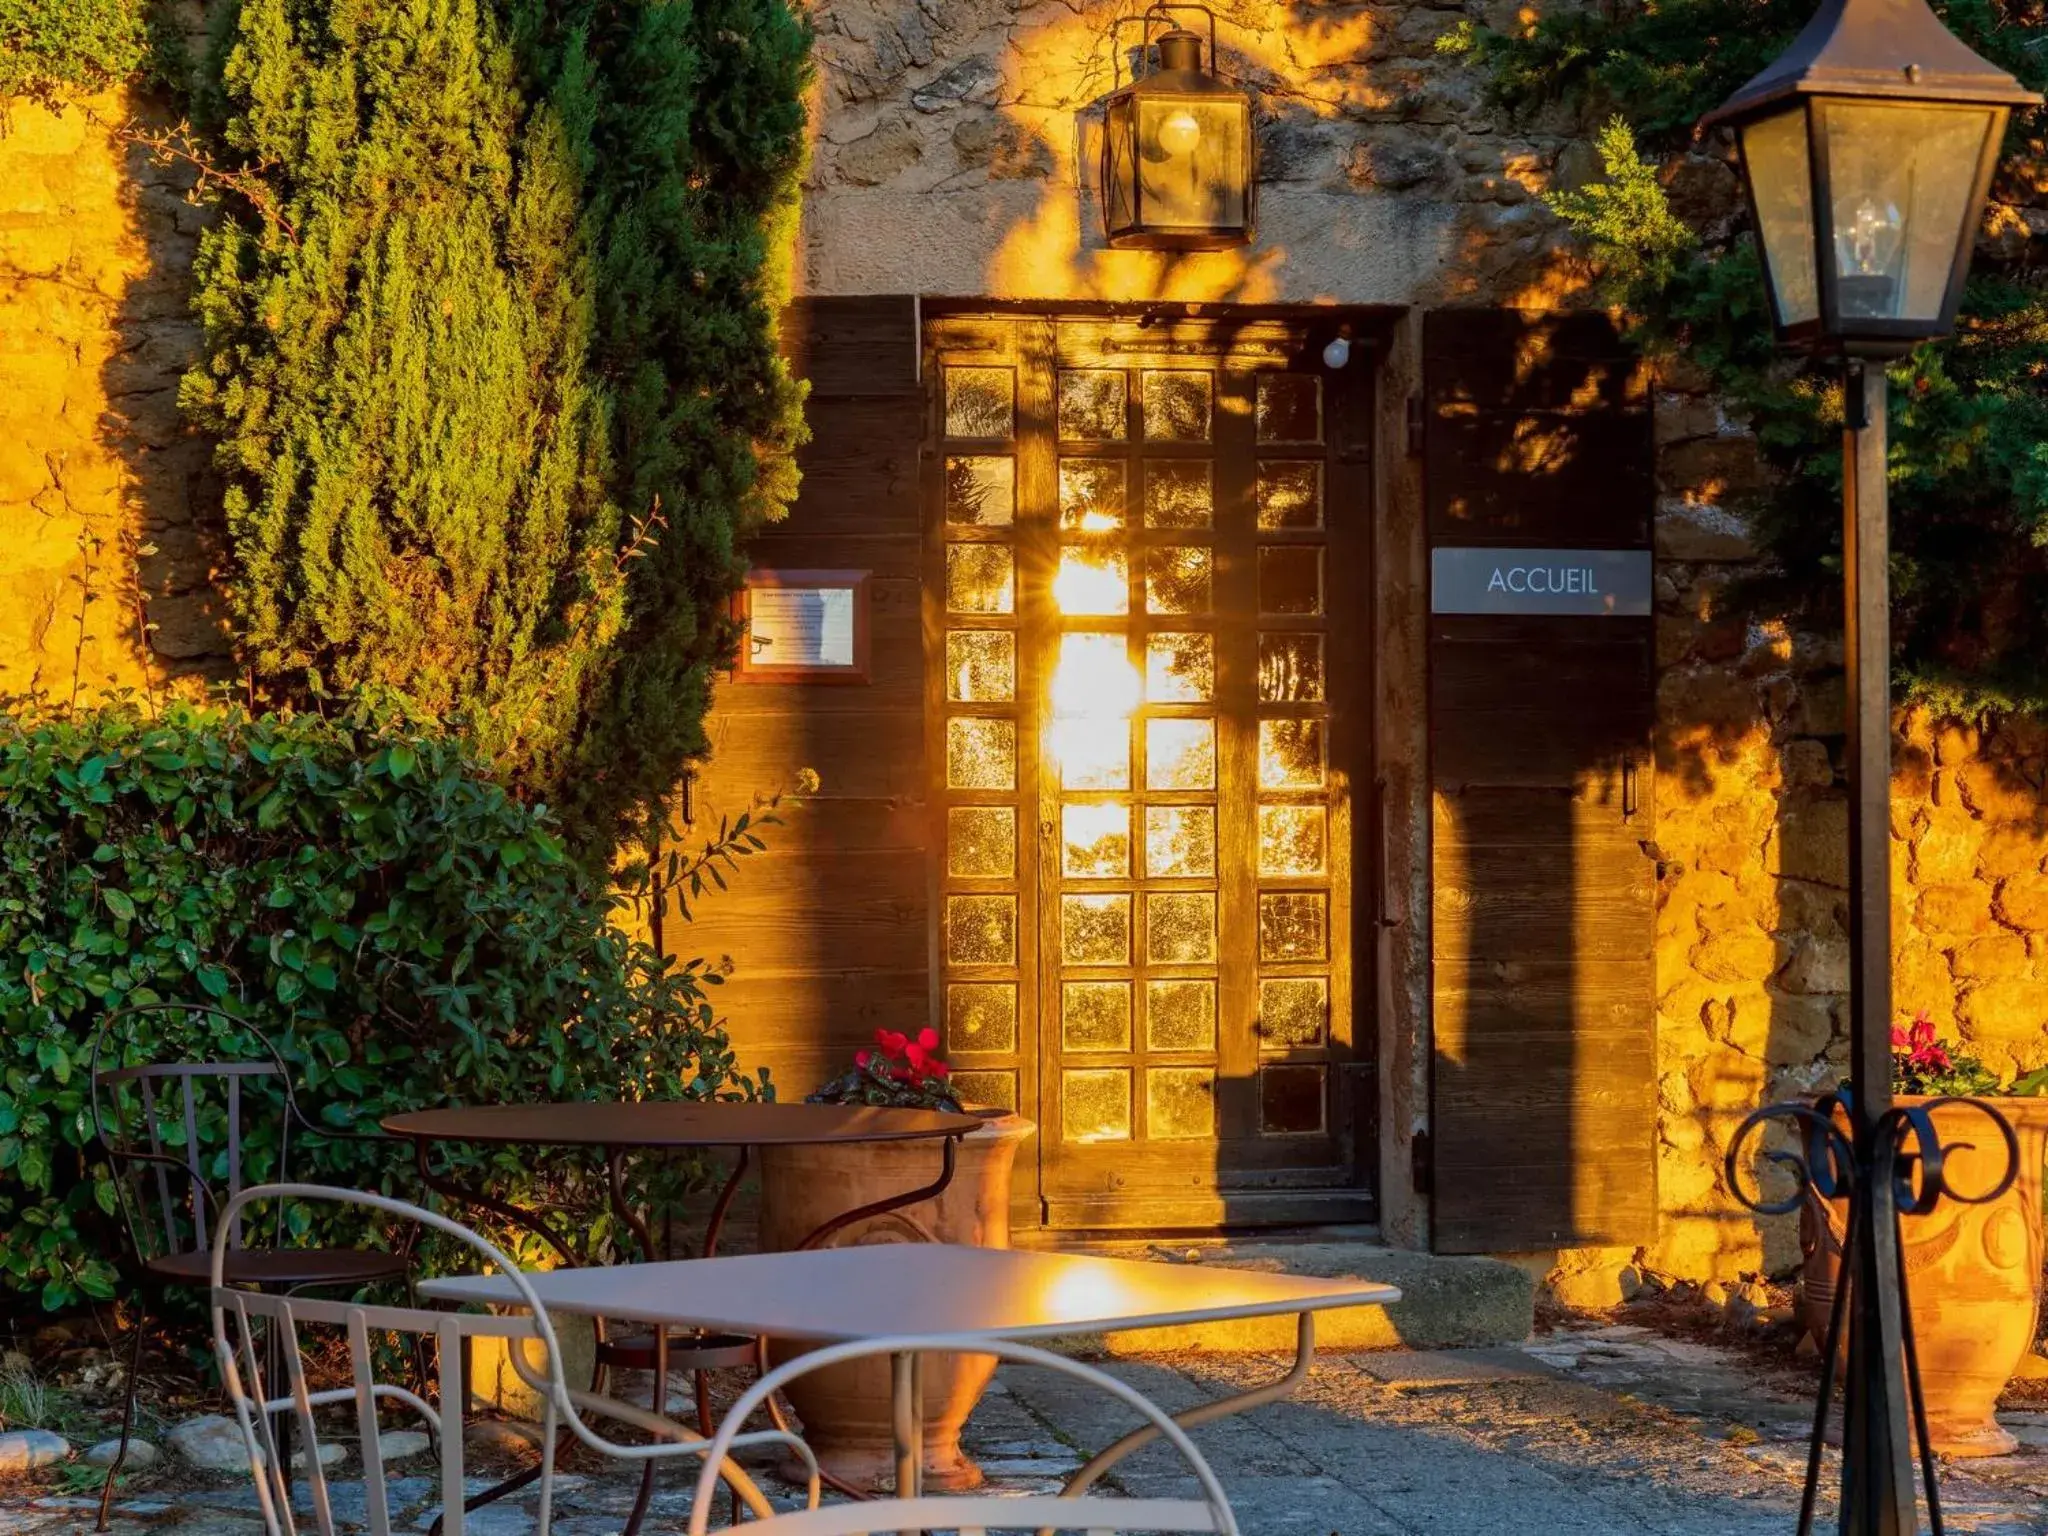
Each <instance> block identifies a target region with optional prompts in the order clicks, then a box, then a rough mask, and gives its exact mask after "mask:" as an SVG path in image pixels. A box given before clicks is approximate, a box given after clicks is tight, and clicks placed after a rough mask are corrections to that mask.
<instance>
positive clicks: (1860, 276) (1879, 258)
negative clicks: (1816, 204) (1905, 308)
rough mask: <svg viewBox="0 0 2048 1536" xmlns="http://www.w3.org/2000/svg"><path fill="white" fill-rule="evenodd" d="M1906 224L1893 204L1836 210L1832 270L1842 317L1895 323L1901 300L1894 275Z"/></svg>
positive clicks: (1864, 201) (1899, 276) (1861, 202)
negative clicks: (1892, 319)
mask: <svg viewBox="0 0 2048 1536" xmlns="http://www.w3.org/2000/svg"><path fill="white" fill-rule="evenodd" d="M1905 244H1906V221H1905V220H1904V219H1902V218H1901V217H1900V216H1899V209H1898V205H1897V204H1896V203H1893V202H1890V201H1885V202H1879V201H1878V200H1877V199H1876V198H1874V197H1868V196H1866V197H1863V198H1859V199H1858V200H1857V201H1856V203H1855V205H1854V206H1853V207H1851V206H1850V205H1849V203H1848V201H1847V199H1844V200H1843V201H1842V202H1840V203H1837V204H1836V205H1835V271H1836V273H1837V274H1838V277H1837V285H1838V288H1839V290H1840V294H1841V306H1842V313H1843V314H1845V315H1853V316H1858V317H1861V318H1864V319H1873V320H1882V319H1891V318H1895V317H1896V316H1897V315H1898V313H1899V304H1900V301H1901V300H1902V299H1903V298H1904V296H1905V292H1906V285H1905V282H1904V281H1903V278H1904V276H1905V274H1904V273H1903V272H1901V271H1900V270H1899V267H1900V265H1901V263H1900V260H1899V258H1900V255H1901V253H1902V252H1903V251H1904V249H1905Z"/></svg>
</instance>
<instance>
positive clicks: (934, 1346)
mask: <svg viewBox="0 0 2048 1536" xmlns="http://www.w3.org/2000/svg"><path fill="white" fill-rule="evenodd" d="M924 1354H974V1355H994V1356H996V1357H997V1358H998V1359H1001V1360H1007V1361H1011V1362H1013V1363H1015V1364H1020V1365H1036V1366H1043V1367H1044V1368H1046V1369H1047V1370H1052V1371H1058V1372H1059V1373H1060V1374H1062V1375H1064V1376H1071V1377H1073V1378H1075V1379H1076V1380H1078V1381H1083V1382H1086V1383H1087V1384H1088V1385H1090V1386H1092V1387H1095V1388H1097V1389H1098V1390H1100V1391H1103V1392H1106V1393H1108V1394H1109V1395H1110V1396H1112V1397H1114V1398H1117V1399H1118V1400H1119V1401H1121V1402H1123V1403H1125V1404H1127V1405H1128V1406H1129V1407H1131V1408H1133V1409H1135V1410H1136V1411H1137V1413H1138V1415H1139V1417H1140V1418H1142V1419H1143V1420H1144V1423H1143V1425H1142V1426H1141V1427H1140V1428H1139V1429H1138V1430H1137V1431H1135V1432H1134V1433H1135V1434H1138V1435H1144V1436H1146V1437H1148V1438H1158V1439H1163V1440H1165V1441H1166V1442H1167V1443H1168V1444H1169V1445H1171V1446H1172V1447H1173V1448H1174V1450H1176V1451H1177V1452H1179V1453H1180V1456H1181V1459H1182V1460H1183V1461H1185V1462H1186V1463H1187V1466H1188V1470H1189V1471H1190V1472H1192V1473H1193V1474H1194V1480H1195V1483H1196V1486H1197V1487H1198V1488H1199V1490H1200V1493H1201V1497H1199V1498H1192V1499H1111V1498H1103V1497H1100V1496H1099V1495H1092V1494H1087V1493H1085V1492H1077V1493H1076V1494H1075V1495H1073V1496H1069V1495H1065V1494H1061V1495H1056V1496H1043V1495H1041V1496H1038V1497H1032V1498H952V1497H940V1498H926V1497H922V1496H917V1495H915V1494H913V1496H912V1497H909V1498H889V1499H871V1500H867V1501H865V1502H862V1503H857V1504H835V1505H833V1506H831V1507H830V1508H825V1509H810V1510H804V1511H801V1512H798V1513H794V1514H782V1515H776V1516H774V1517H773V1518H771V1519H767V1520H763V1521H761V1522H759V1523H758V1524H750V1525H748V1526H746V1527H745V1529H746V1531H747V1532H748V1533H749V1536H753V1533H755V1532H758V1533H759V1536H883V1533H886V1532H900V1531H953V1532H957V1533H958V1536H989V1533H991V1532H995V1531H1035V1532H1037V1533H1039V1536H1052V1533H1053V1532H1056V1531H1079V1532H1086V1533H1087V1536H1116V1533H1118V1532H1179V1533H1194V1532H1209V1533H1211V1536H1238V1529H1237V1518H1236V1516H1235V1515H1233V1514H1232V1513H1231V1509H1230V1500H1229V1499H1228V1498H1227V1497H1226V1496H1225V1495H1224V1492H1223V1485H1222V1484H1221V1483H1220V1482H1218V1481H1217V1479H1216V1473H1215V1472H1214V1470H1213V1469H1211V1467H1210V1466H1209V1463H1208V1461H1207V1460H1206V1459H1205V1458H1204V1457H1203V1455H1202V1453H1201V1452H1200V1451H1198V1450H1196V1449H1195V1444H1194V1442H1193V1441H1192V1440H1190V1439H1189V1438H1188V1434H1187V1431H1186V1430H1185V1429H1183V1428H1181V1426H1180V1425H1179V1424H1177V1423H1175V1422H1174V1420H1173V1419H1172V1417H1171V1416H1170V1415H1169V1414H1168V1413H1167V1412H1166V1410H1165V1409H1163V1408H1161V1407H1159V1406H1158V1405H1157V1404H1155V1403H1153V1402H1151V1401H1150V1400H1149V1399H1147V1398H1146V1397H1145V1395H1144V1394H1143V1393H1141V1392H1139V1391H1138V1389H1137V1388H1135V1387H1132V1386H1129V1385H1127V1384H1126V1383H1124V1382H1121V1381H1119V1380H1117V1379H1116V1377H1114V1376H1111V1375H1109V1374H1108V1373H1106V1372H1104V1371H1098V1370H1096V1369H1095V1368H1094V1367H1093V1366H1088V1365H1083V1364H1082V1363H1081V1362H1080V1361H1078V1360H1070V1359H1068V1358H1067V1357H1066V1356H1064V1355H1055V1354H1052V1353H1050V1352H1049V1351H1046V1350H1043V1349H1035V1348H1033V1347H1032V1346H1031V1345H1029V1344H1017V1343H1011V1342H1009V1341H1007V1340H1000V1339H984V1338H977V1337H968V1338H962V1337H957V1336H950V1335H943V1334H916V1335H905V1336H903V1337H900V1338H888V1339H862V1340H859V1341H857V1342H854V1343H850V1344H834V1345H830V1346H828V1347H826V1348H824V1349H817V1350H813V1351H811V1352H810V1353H808V1354H803V1355H799V1356H797V1358H796V1359H794V1360H791V1361H789V1362H788V1363H787V1364H785V1365H782V1366H779V1367H777V1368H776V1369H775V1370H772V1371H770V1372H768V1373H767V1374H766V1375H764V1376H762V1378H761V1379H760V1380H759V1381H757V1382H756V1383H755V1384H754V1385H753V1386H752V1387H750V1388H749V1389H748V1390H747V1392H746V1394H745V1395H744V1396H742V1397H741V1398H740V1400H739V1401H738V1402H737V1403H735V1404H734V1405H733V1406H732V1409H731V1411H730V1412H729V1413H727V1414H726V1416H725V1423H724V1425H723V1426H722V1427H721V1428H720V1429H719V1431H718V1433H717V1434H716V1435H714V1436H713V1437H712V1440H711V1444H710V1446H709V1448H708V1449H707V1451H706V1452H705V1456H706V1460H705V1464H704V1465H705V1470H704V1472H703V1474H702V1475H701V1476H700V1477H699V1478H698V1480H697V1495H696V1501H695V1504H694V1505H693V1507H692V1509H691V1511H690V1528H689V1536H706V1533H707V1532H708V1531H709V1530H710V1520H711V1509H712V1497H713V1494H714V1492H715V1490H716V1483H715V1480H714V1478H713V1472H714V1470H715V1469H716V1468H717V1467H718V1465H719V1464H720V1462H721V1460H722V1459H723V1458H724V1457H725V1456H726V1455H727V1454H729V1453H730V1451H731V1450H732V1449H733V1447H735V1446H738V1445H744V1444H746V1443H748V1441H749V1440H750V1439H753V1440H761V1441H768V1440H772V1439H775V1438H777V1437H776V1436H775V1435H773V1434H772V1433H763V1434H759V1435H755V1436H751V1437H750V1436H745V1435H742V1434H740V1432H739V1431H740V1429H741V1428H742V1426H743V1425H744V1424H745V1423H746V1421H747V1418H748V1417H749V1416H750V1415H751V1414H752V1413H753V1412H754V1410H755V1409H756V1408H759V1407H761V1406H762V1405H763V1404H764V1403H766V1402H767V1401H768V1400H769V1398H770V1396H771V1395H772V1394H774V1393H775V1392H777V1391H779V1390H780V1389H781V1387H782V1386H783V1384H784V1383H785V1382H788V1381H789V1380H791V1379H792V1378H794V1377H797V1376H801V1375H803V1374H805V1373H806V1372H808V1371H815V1370H818V1369H820V1368H821V1367H824V1366H828V1365H838V1364H840V1363H841V1362H843V1361H847V1360H860V1359H865V1358H868V1357H870V1356H874V1355H887V1356H889V1357H891V1359H893V1360H894V1361H895V1362H896V1370H897V1380H898V1383H899V1386H898V1401H897V1404H896V1412H897V1415H898V1418H897V1423H898V1434H899V1436H900V1437H901V1438H902V1440H903V1441H904V1442H905V1443H915V1442H916V1440H917V1439H918V1438H919V1436H920V1434H921V1430H920V1429H919V1428H918V1427H917V1426H918V1425H919V1424H920V1423H921V1421H922V1419H923V1413H922V1411H921V1410H922V1405H921V1403H919V1401H918V1398H919V1396H920V1393H919V1391H918V1387H917V1380H918V1371H917V1368H916V1361H917V1357H918V1356H920V1355H924ZM913 1454H915V1453H913ZM913 1465H914V1463H913Z"/></svg>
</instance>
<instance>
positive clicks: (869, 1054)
mask: <svg viewBox="0 0 2048 1536" xmlns="http://www.w3.org/2000/svg"><path fill="white" fill-rule="evenodd" d="M874 1059H875V1053H874V1052H873V1051H855V1052H854V1053H853V1064H854V1065H855V1066H856V1067H865V1066H866V1065H867V1064H868V1063H869V1062H871V1061H873V1060H874Z"/></svg>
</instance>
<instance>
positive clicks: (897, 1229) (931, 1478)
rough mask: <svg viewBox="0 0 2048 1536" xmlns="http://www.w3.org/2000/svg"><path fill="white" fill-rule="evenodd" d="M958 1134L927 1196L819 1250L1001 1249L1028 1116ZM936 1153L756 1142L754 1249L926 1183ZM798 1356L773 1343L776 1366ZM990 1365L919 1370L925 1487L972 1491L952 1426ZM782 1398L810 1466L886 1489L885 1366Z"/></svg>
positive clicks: (952, 1359) (965, 1360) (788, 1241)
mask: <svg viewBox="0 0 2048 1536" xmlns="http://www.w3.org/2000/svg"><path fill="white" fill-rule="evenodd" d="M986 1118H987V1123H986V1124H985V1125H983V1126H982V1128H981V1129H980V1130H978V1131H975V1132H973V1133H971V1134H970V1135H968V1136H966V1137H965V1138H963V1139H962V1141H961V1143H960V1155H959V1162H958V1164H957V1166H956V1168H955V1171H954V1174H953V1182H952V1184H951V1185H950V1186H948V1187H947V1189H946V1192H945V1193H944V1194H943V1195H941V1196H940V1197H939V1198H938V1199H936V1200H927V1201H925V1202H924V1203H922V1204H920V1205H913V1206H908V1207H906V1208H905V1209H903V1210H900V1211H892V1212H890V1213H889V1214H888V1215H885V1216H878V1217H876V1218H874V1219H873V1220H871V1221H865V1222H858V1223H856V1224H854V1225H853V1226H851V1227H848V1228H846V1229H845V1230H844V1231H841V1232H839V1233H836V1234H835V1235H834V1236H833V1237H832V1238H831V1239H830V1241H829V1243H828V1244H827V1246H830V1247H835V1248H836V1247H845V1246H848V1245H850V1244H856V1243H929V1242H939V1243H964V1244H969V1245H972V1246H974V1247H978V1248H1007V1247H1009V1246H1010V1170H1011V1167H1012V1166H1013V1165H1014V1163H1015V1162H1016V1158H1017V1148H1018V1146H1019V1145H1020V1144H1021V1143H1022V1142H1023V1141H1024V1139H1025V1138H1026V1137H1027V1136H1029V1135H1030V1134H1031V1133H1032V1132H1033V1131H1034V1130H1036V1129H1037V1127H1036V1126H1034V1125H1033V1124H1032V1123H1031V1122H1030V1121H1029V1120H1026V1119H1024V1118H1023V1117H1022V1116H1020V1115H1012V1114H1006V1113H1003V1112H1001V1111H990V1112H988V1113H987V1117H986ZM938 1171H939V1154H938V1152H937V1150H936V1149H934V1148H933V1146H932V1145H931V1143H929V1142H877V1143H871V1144H867V1145H861V1146H818V1147H768V1148H764V1149H763V1150H762V1158H761V1247H762V1248H763V1249H764V1250H766V1251H769V1252H777V1251H782V1250H787V1249H791V1248H795V1247H796V1246H797V1245H798V1244H800V1243H801V1242H802V1241H803V1240H804V1238H805V1237H806V1236H808V1235H809V1234H810V1233H812V1232H814V1231H816V1230H817V1229H818V1228H819V1227H821V1226H823V1225H824V1224H825V1223H826V1222H827V1221H829V1220H831V1219H832V1218H833V1217H834V1216H837V1215H839V1214H840V1213H841V1212H843V1211H848V1210H851V1209H853V1208H855V1207H856V1206H862V1205H866V1204H869V1203H870V1202H872V1201H876V1200H883V1199H887V1198H888V1197H889V1196H890V1195H895V1194H901V1193H902V1192H903V1191H905V1190H909V1189H916V1188H918V1187H919V1186H920V1185H924V1184H929V1183H931V1182H932V1180H933V1179H934V1178H935V1177H936V1176H937V1174H938ZM917 1327H918V1321H917V1315H916V1313H915V1312H914V1311H913V1310H911V1309H910V1308H909V1307H908V1306H906V1308H905V1310H904V1314H903V1331H904V1332H905V1333H915V1332H916V1331H917ZM802 1353H803V1347H802V1346H801V1345H797V1344H782V1343H773V1344H771V1345H770V1347H769V1355H770V1358H771V1359H772V1360H773V1361H774V1362H775V1363H776V1364H778V1365H779V1364H781V1363H782V1362H783V1361H784V1360H789V1359H792V1358H794V1357H795V1356H797V1355H799V1354H802ZM995 1365H996V1362H995V1360H994V1358H993V1357H991V1356H988V1355H944V1356H934V1357H931V1358H929V1359H927V1360H926V1362H925V1367H924V1468H925V1470H924V1477H925V1487H926V1488H927V1489H928V1490H929V1491H932V1492H935V1493H936V1492H946V1493H954V1492H959V1491H961V1490H963V1489H967V1488H974V1487H978V1486H979V1485H980V1483H981V1468H980V1467H978V1466H976V1465H975V1464H974V1462H973V1461H971V1460H970V1459H969V1458H968V1457H967V1456H966V1455H965V1454H964V1453H963V1452H962V1451H961V1449H960V1429H961V1426H962V1425H964V1424H965V1423H966V1422H967V1415H968V1414H970V1413H972V1412H973V1411H974V1405H975V1404H976V1403H977V1402H979V1401H980V1400H981V1394H982V1393H983V1392H984V1391H986V1390H987V1389H988V1384H989V1379H990V1377H992V1376H993V1375H994V1374H995ZM789 1398H790V1401H791V1403H792V1404H793V1405H794V1406H795V1408H796V1411H797V1416H798V1417H799V1418H801V1419H802V1420H803V1433H804V1439H805V1440H806V1441H807V1442H808V1443H809V1445H810V1447H811V1449H812V1450H813V1451H814V1452H815V1453H816V1454H817V1457H818V1461H819V1463H820V1464H821V1465H822V1466H823V1467H824V1468H825V1469H826V1470H827V1471H828V1472H831V1473H832V1474H833V1475H835V1476H837V1477H840V1478H843V1479H844V1480H845V1481H847V1482H848V1483H851V1484H853V1485H854V1486H855V1487H858V1488H867V1489H875V1488H882V1487H886V1486H888V1485H890V1484H891V1483H893V1482H894V1481H895V1476H896V1453H895V1449H894V1445H895V1442H894V1439H893V1437H892V1435H891V1434H890V1422H889V1362H888V1361H887V1360H867V1361H860V1362H856V1363H854V1364H849V1365H839V1366H833V1367H830V1368H829V1369H827V1370H822V1371H818V1372H816V1373H814V1374H812V1375H809V1376H805V1377H802V1378H801V1379H799V1380H797V1381H795V1382H793V1383H791V1385H790V1388H789Z"/></svg>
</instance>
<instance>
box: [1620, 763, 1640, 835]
mask: <svg viewBox="0 0 2048 1536" xmlns="http://www.w3.org/2000/svg"><path fill="white" fill-rule="evenodd" d="M1641 808H1642V807H1641V804H1640V802H1639V800H1638V798H1637V789H1636V760H1635V759H1634V758H1633V757H1624V758H1623V759H1622V760H1621V819H1622V820H1623V821H1629V820H1631V819H1633V818H1634V816H1635V814H1636V812H1637V811H1638V810H1640V809H1641Z"/></svg>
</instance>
